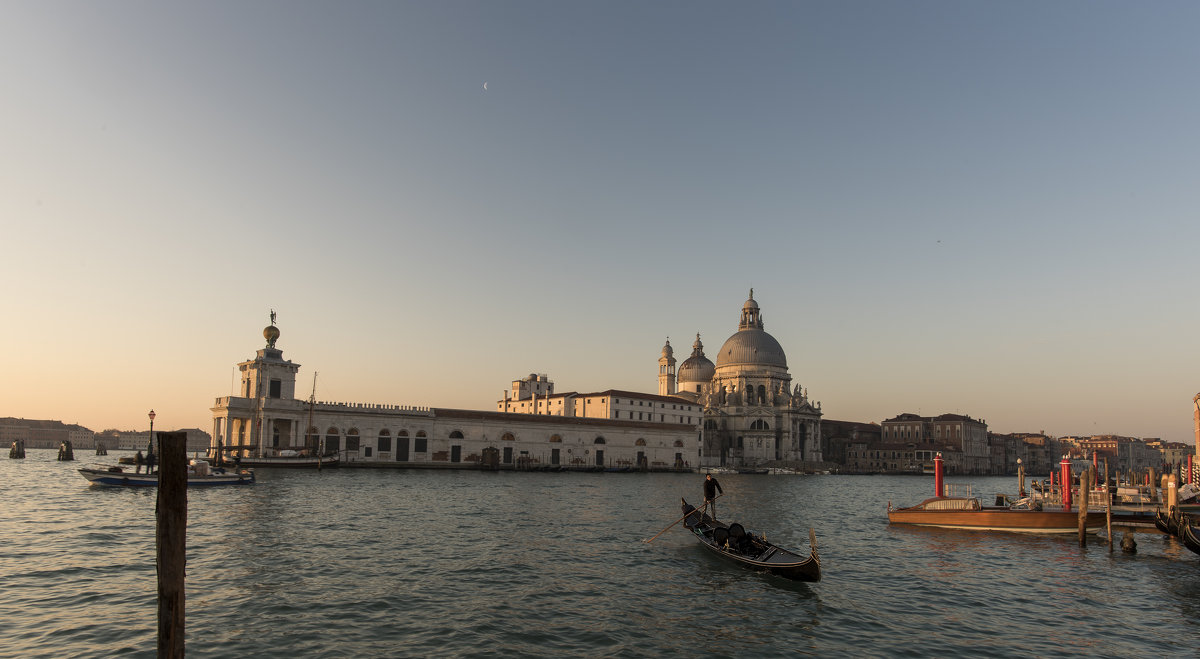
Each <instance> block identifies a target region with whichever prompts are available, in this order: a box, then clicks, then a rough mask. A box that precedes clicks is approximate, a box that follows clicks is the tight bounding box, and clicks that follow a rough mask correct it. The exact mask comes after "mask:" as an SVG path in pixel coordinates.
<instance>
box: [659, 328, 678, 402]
mask: <svg viewBox="0 0 1200 659" xmlns="http://www.w3.org/2000/svg"><path fill="white" fill-rule="evenodd" d="M674 394H675V350H674V348H672V347H671V339H670V337H668V338H667V344H666V345H664V346H663V349H662V357H659V358H658V395H659V396H672V395H674Z"/></svg>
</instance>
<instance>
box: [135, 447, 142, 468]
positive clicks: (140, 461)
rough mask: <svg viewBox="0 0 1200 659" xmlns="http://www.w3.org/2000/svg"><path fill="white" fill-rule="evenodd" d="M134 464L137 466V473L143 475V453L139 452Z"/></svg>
mask: <svg viewBox="0 0 1200 659" xmlns="http://www.w3.org/2000/svg"><path fill="white" fill-rule="evenodd" d="M133 464H135V465H137V473H139V474H140V473H142V452H141V451H138V452H137V455H135V456H133Z"/></svg>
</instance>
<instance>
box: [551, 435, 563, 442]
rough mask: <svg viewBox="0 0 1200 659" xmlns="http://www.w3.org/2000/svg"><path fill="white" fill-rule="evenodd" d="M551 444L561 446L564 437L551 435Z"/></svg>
mask: <svg viewBox="0 0 1200 659" xmlns="http://www.w3.org/2000/svg"><path fill="white" fill-rule="evenodd" d="M550 443H551V444H561V443H562V437H561V436H559V435H550Z"/></svg>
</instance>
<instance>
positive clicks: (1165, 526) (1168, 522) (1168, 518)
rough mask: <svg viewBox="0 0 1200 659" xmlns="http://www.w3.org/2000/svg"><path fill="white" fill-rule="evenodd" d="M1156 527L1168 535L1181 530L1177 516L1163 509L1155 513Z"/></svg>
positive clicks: (1175, 533)
mask: <svg viewBox="0 0 1200 659" xmlns="http://www.w3.org/2000/svg"><path fill="white" fill-rule="evenodd" d="M1154 527H1155V528H1157V529H1158V530H1159V531H1162V532H1163V533H1166V534H1167V535H1177V534H1178V532H1179V527H1178V526H1177V525H1176V523H1175V517H1174V516H1173V515H1171V514H1169V513H1164V512H1162V511H1161V510H1160V511H1158V512H1156V513H1154Z"/></svg>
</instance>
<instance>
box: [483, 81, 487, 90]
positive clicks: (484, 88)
mask: <svg viewBox="0 0 1200 659" xmlns="http://www.w3.org/2000/svg"><path fill="white" fill-rule="evenodd" d="M483 91H485V92H486V91H487V83H486V82H485V83H483Z"/></svg>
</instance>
